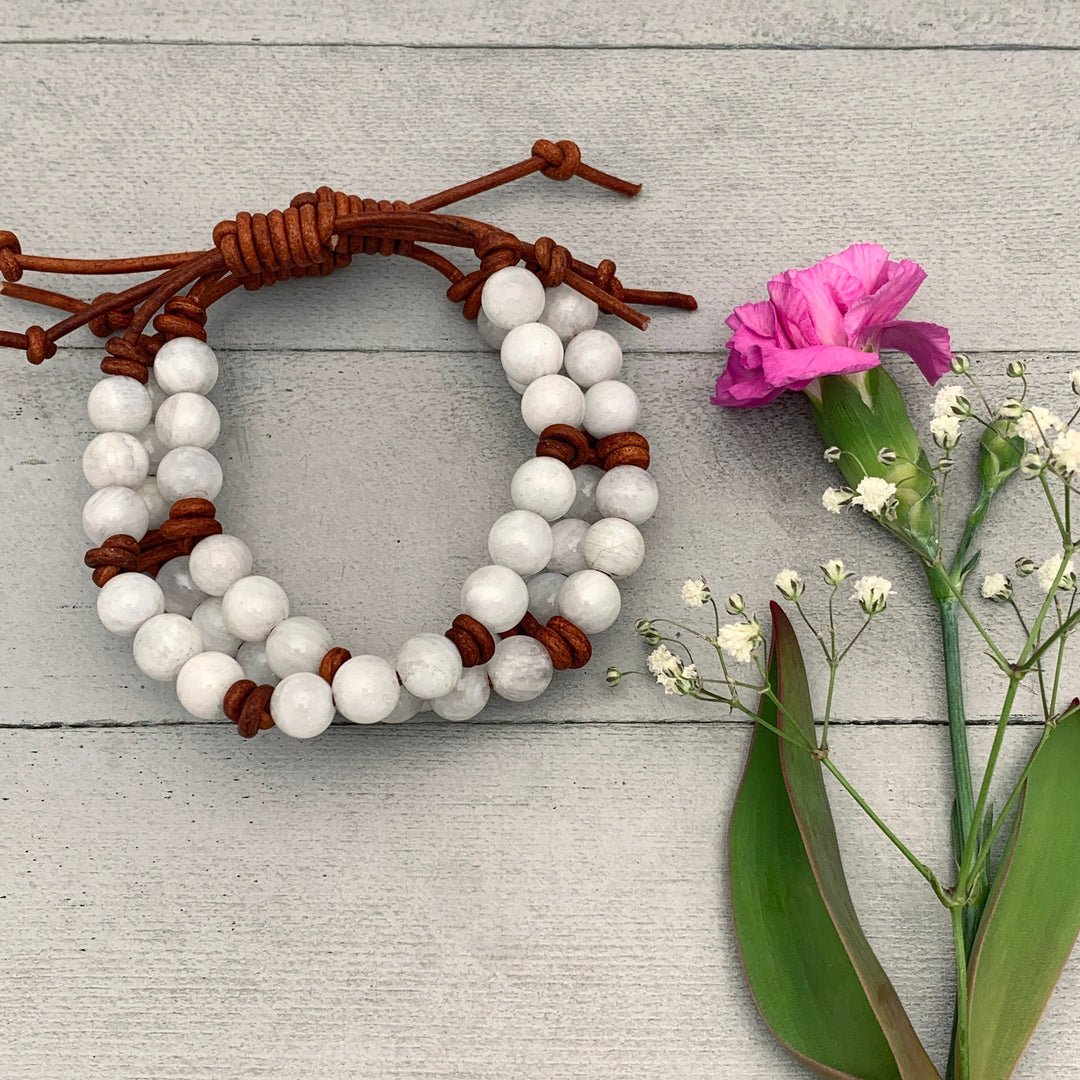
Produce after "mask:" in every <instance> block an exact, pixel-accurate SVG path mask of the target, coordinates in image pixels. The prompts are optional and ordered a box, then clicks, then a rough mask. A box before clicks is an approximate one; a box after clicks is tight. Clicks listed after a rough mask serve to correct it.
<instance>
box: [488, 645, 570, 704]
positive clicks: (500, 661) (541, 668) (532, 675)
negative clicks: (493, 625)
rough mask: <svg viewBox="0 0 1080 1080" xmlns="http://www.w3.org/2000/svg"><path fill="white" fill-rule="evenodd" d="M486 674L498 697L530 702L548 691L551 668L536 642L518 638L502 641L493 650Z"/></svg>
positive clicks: (547, 656)
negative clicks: (493, 653)
mask: <svg viewBox="0 0 1080 1080" xmlns="http://www.w3.org/2000/svg"><path fill="white" fill-rule="evenodd" d="M487 673H488V678H489V679H490V680H491V687H492V689H493V690H494V691H495V693H496V694H498V695H499V697H501V698H506V700H507V701H532V699H533V698H535V697H539V696H540V695H541V694H542V693H543V692H544V691H545V690H546V689H547V688H548V685H549V684H550V683H551V677H552V675H553V674H554V673H555V668H554V666H553V665H552V663H551V656H550V654H549V653H548V651H547V649H545V648H544V646H543V645H541V644H540V642H539V641H536V640H535V639H534V638H531V637H526V636H525V635H524V634H519V635H517V636H516V637H509V638H503V639H502V640H501V641H500V642H499V643H498V644H497V645H496V646H495V655H494V656H493V657H492V658H491V659H490V660H489V661H488V664H487Z"/></svg>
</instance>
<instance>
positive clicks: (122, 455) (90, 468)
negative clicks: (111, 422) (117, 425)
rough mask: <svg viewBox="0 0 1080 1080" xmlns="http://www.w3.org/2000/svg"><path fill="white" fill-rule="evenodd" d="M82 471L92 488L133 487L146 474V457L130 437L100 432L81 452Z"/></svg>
mask: <svg viewBox="0 0 1080 1080" xmlns="http://www.w3.org/2000/svg"><path fill="white" fill-rule="evenodd" d="M82 469H83V476H85V477H86V482H87V483H88V484H89V485H90V486H91V487H92V488H103V487H109V486H111V485H113V484H115V485H117V486H118V487H129V488H137V487H138V486H139V485H140V484H141V483H142V482H143V481H144V480H145V479H146V477H147V474H148V473H149V472H150V455H149V454H148V453H147V452H146V448H145V447H144V446H143V444H142V443H141V442H139V440H138V439H137V438H135V436H134V435H129V434H128V433H127V432H126V431H104V432H102V433H101V434H100V435H98V436H97V437H96V438H94V439H92V440H91V441H90V444H89V445H88V446H87V448H86V449H85V450H84V451H83V456H82Z"/></svg>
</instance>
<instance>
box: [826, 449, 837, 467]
mask: <svg viewBox="0 0 1080 1080" xmlns="http://www.w3.org/2000/svg"><path fill="white" fill-rule="evenodd" d="M824 457H825V460H826V461H829V462H832V463H834V464H835V463H836V462H837V461H839V460H840V447H839V446H826V447H825V455H824Z"/></svg>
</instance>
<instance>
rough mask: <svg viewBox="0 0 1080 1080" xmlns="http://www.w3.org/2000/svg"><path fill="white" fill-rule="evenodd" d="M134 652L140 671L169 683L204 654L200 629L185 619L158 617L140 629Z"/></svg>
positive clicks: (180, 616)
mask: <svg viewBox="0 0 1080 1080" xmlns="http://www.w3.org/2000/svg"><path fill="white" fill-rule="evenodd" d="M131 651H132V653H133V654H134V656H135V664H136V666H137V667H138V669H139V670H140V671H141V672H142V673H143V674H144V675H146V676H147V677H148V678H151V679H158V680H160V681H161V682H168V681H171V680H172V679H175V678H176V676H177V675H178V674H179V673H180V669H181V668H182V667H183V666H184V665H185V664H186V663H187V662H188V661H189V660H190V659H191V658H192V657H193V656H194V655H195V654H196V653H200V652H202V638H201V637H200V636H199V631H198V628H197V627H196V626H195V624H194V623H193V622H192V621H191V620H190V619H185V618H184V616H183V615H173V614H168V613H167V614H164V615H155V616H154V617H153V618H152V619H147V620H146V622H144V623H143V624H142V626H140V627H139V629H138V630H137V631H136V633H135V640H134V641H133V642H132V645H131Z"/></svg>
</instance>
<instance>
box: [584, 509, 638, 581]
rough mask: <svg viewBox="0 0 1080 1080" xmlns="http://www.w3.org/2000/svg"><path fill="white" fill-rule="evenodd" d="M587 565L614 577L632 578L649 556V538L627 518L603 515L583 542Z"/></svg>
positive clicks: (590, 527)
mask: <svg viewBox="0 0 1080 1080" xmlns="http://www.w3.org/2000/svg"><path fill="white" fill-rule="evenodd" d="M581 552H582V554H583V555H584V556H585V564H586V565H587V566H589V567H591V568H592V569H593V570H600V571H602V572H603V573H605V574H608V575H609V576H610V577H613V578H625V577H629V576H630V575H631V574H632V573H633V572H634V571H635V570H637V568H638V567H639V566H640V565H641V562H642V560H643V559H644V558H645V540H644V538H643V537H642V535H641V533H640V532H639V531H638V527H637V526H636V525H632V524H631V523H630V522H629V521H626V520H625V519H624V518H611V517H609V518H601V519H600V520H599V521H598V522H596V524H595V525H590V526H589V531H588V532H587V533H586V534H585V540H584V542H583V543H582V545H581Z"/></svg>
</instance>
